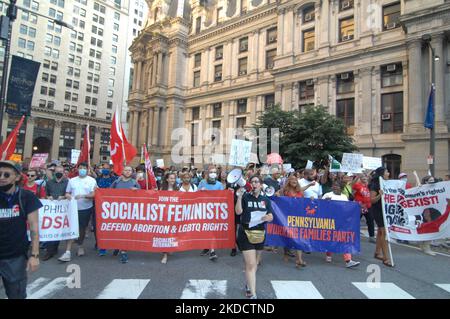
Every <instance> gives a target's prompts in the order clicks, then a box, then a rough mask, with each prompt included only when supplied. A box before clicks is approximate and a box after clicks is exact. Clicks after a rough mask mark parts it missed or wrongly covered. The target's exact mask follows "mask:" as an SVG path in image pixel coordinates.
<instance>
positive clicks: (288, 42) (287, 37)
mask: <svg viewBox="0 0 450 319" xmlns="http://www.w3.org/2000/svg"><path fill="white" fill-rule="evenodd" d="M293 29H294V11H293V8H290V9H288V10H287V11H285V13H284V26H283V38H281V37H278V39H279V41H280V40H281V41H283V42H284V43H283V45H284V50H283V53H284V54H293V48H294V41H293V38H294V34H293V32H292V31H293Z"/></svg>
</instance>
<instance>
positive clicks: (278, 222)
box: [265, 197, 361, 254]
mask: <svg viewBox="0 0 450 319" xmlns="http://www.w3.org/2000/svg"><path fill="white" fill-rule="evenodd" d="M272 208H273V212H274V216H273V217H274V219H273V222H272V223H268V224H267V226H266V233H267V235H266V241H265V245H266V246H282V247H288V248H293V249H297V250H303V251H319V252H332V253H339V254H343V253H350V254H358V253H359V252H360V233H359V231H360V224H359V223H360V211H361V208H360V206H359V204H358V203H355V202H343V201H332V200H311V199H308V198H291V197H274V198H272Z"/></svg>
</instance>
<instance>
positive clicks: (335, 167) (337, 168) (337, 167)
mask: <svg viewBox="0 0 450 319" xmlns="http://www.w3.org/2000/svg"><path fill="white" fill-rule="evenodd" d="M328 161H329V162H330V172H331V173H338V172H341V163H339V162H338V161H337V160H335V159H334V157H333V156H331V155H328Z"/></svg>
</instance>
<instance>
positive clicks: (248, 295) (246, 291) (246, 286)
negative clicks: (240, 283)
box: [245, 284, 252, 298]
mask: <svg viewBox="0 0 450 319" xmlns="http://www.w3.org/2000/svg"><path fill="white" fill-rule="evenodd" d="M245 296H246V297H247V298H250V297H251V296H252V291H251V290H250V288H249V287H248V285H247V284H246V285H245Z"/></svg>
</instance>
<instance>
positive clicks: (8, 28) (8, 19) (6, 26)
mask: <svg viewBox="0 0 450 319" xmlns="http://www.w3.org/2000/svg"><path fill="white" fill-rule="evenodd" d="M0 2H2V3H6V2H4V1H0ZM16 3H17V0H10V1H9V5H8V9H7V12H6V16H2V17H1V19H2V21H1V22H2V23H1V25H0V29H1V30H0V39H1V40H3V41H4V43H5V56H4V58H3V72H2V80H1V85H2V88H1V91H0V144H1V143H2V142H3V135H2V128H3V112H4V109H5V100H6V86H7V80H8V66H9V55H10V54H9V52H10V48H11V33H12V26H13V22H14V21H15V20H16V18H17V11H18V9H20V10H22V11H25V12H28V13H32V14H35V15H38V16H41V17H44V18H46V19H48V20H51V21H53V22H55V23H56V24H58V25H60V26H62V27H66V28H69V29H73V26H71V25H69V24H67V23H65V22H64V21H61V20H58V19H53V18H51V17H48V16H46V15H43V14H40V13H39V12H34V11H31V10H28V9H27V8H22V7H19V6H18V5H16Z"/></svg>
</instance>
